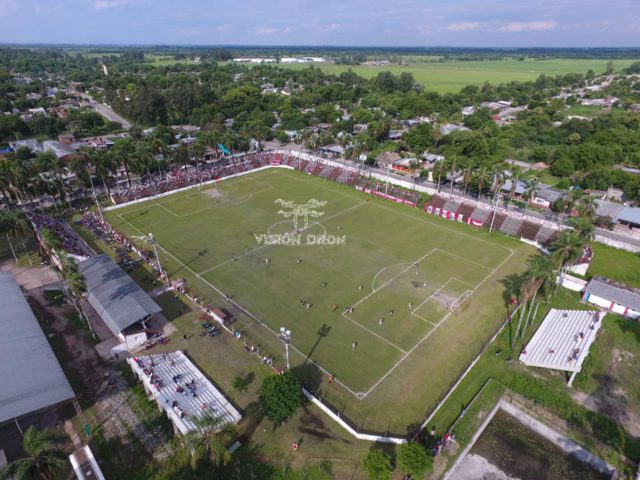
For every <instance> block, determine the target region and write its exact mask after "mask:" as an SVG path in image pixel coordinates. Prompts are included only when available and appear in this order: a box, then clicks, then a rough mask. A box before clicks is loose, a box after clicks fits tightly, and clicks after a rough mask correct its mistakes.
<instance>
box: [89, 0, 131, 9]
mask: <svg viewBox="0 0 640 480" xmlns="http://www.w3.org/2000/svg"><path fill="white" fill-rule="evenodd" d="M127 3H129V0H96V3H95V4H94V6H95V9H96V10H108V9H110V8H116V7H121V6H123V5H126V4H127Z"/></svg>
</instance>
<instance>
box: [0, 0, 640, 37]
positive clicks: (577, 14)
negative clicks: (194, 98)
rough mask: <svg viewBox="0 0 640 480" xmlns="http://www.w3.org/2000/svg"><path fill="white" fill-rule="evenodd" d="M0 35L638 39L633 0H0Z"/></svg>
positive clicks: (639, 1) (637, 5)
mask: <svg viewBox="0 0 640 480" xmlns="http://www.w3.org/2000/svg"><path fill="white" fill-rule="evenodd" d="M0 25H1V27H0V42H1V43H73V44H94V45H95V44H126V45H131V44H134V45H155V44H163V45H174V44H177V45H349V46H427V47H428V46H474V47H625V46H627V47H638V46H640V0H608V1H605V2H603V1H602V0H438V1H434V0H313V1H312V0H0Z"/></svg>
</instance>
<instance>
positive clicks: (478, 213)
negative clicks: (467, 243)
mask: <svg viewBox="0 0 640 480" xmlns="http://www.w3.org/2000/svg"><path fill="white" fill-rule="evenodd" d="M490 215H491V210H485V209H484V208H475V209H474V210H473V212H472V213H471V215H470V218H473V219H474V220H477V221H478V222H482V224H483V226H484V223H485V222H486V221H487V218H489V216H490Z"/></svg>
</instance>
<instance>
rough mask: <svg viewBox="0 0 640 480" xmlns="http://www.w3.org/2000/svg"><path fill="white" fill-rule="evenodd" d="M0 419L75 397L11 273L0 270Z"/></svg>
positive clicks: (3, 420)
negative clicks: (0, 386) (0, 380)
mask: <svg viewBox="0 0 640 480" xmlns="http://www.w3.org/2000/svg"><path fill="white" fill-rule="evenodd" d="M0 298H1V299H2V308H0V330H1V331H2V335H0V379H2V388H0V423H2V422H5V421H8V420H12V419H14V418H17V417H20V416H22V415H27V414H29V413H31V412H35V411H38V410H42V409H44V408H47V407H52V406H54V405H57V404H59V403H61V402H64V401H66V400H71V399H72V398H74V397H75V394H74V393H73V390H72V389H71V386H70V385H69V381H68V380H67V377H65V375H64V372H63V371H62V368H61V367H60V364H59V363H58V360H57V359H56V356H55V355H54V353H53V350H52V349H51V346H50V345H49V342H48V341H47V339H46V337H45V335H44V332H43V331H42V329H41V328H40V325H39V324H38V321H37V320H36V317H35V315H34V314H33V312H32V311H31V307H30V306H29V304H28V303H27V300H26V299H25V298H24V295H23V294H22V290H20V286H19V285H18V283H17V282H16V280H15V278H14V277H13V274H11V273H9V272H4V273H0Z"/></svg>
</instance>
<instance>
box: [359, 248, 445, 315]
mask: <svg viewBox="0 0 640 480" xmlns="http://www.w3.org/2000/svg"><path fill="white" fill-rule="evenodd" d="M436 250H437V249H436V248H434V249H432V250H429V251H428V252H427V253H425V254H424V255H423V256H422V257H420V258H419V259H418V260H416V261H414V262H404V263H396V264H395V265H390V266H389V267H384V268H381V269H380V270H379V271H378V273H376V275H375V276H374V277H373V280H371V293H369V294H367V295H365V296H364V297H362V298H361V299H360V300H358V301H357V302H356V303H354V304H353V306H354V307H357V306H358V305H360V304H361V303H362V302H364V301H365V300H367V299H368V298H369V297H370V296H372V295H374V294H375V293H377V292H378V291H379V290H382V289H383V288H384V287H386V286H387V285H389V284H390V283H391V282H393V281H394V280H395V279H396V278H398V277H399V276H400V275H402V274H403V273H405V272H406V271H407V270H410V269H411V267H413V266H414V265H415V264H416V263H420V262H421V261H422V260H424V259H425V258H427V257H428V256H429V255H431V254H432V253H433V252H435V251H436ZM397 265H409V266H408V267H407V268H405V269H404V270H400V272H399V273H397V274H396V275H394V276H393V277H391V278H390V279H389V280H387V281H386V282H384V283H383V284H382V285H380V286H379V287H378V288H374V286H373V282H374V281H375V279H376V278H378V275H380V274H381V273H382V272H384V271H385V270H386V269H387V268H391V267H395V266H397Z"/></svg>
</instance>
